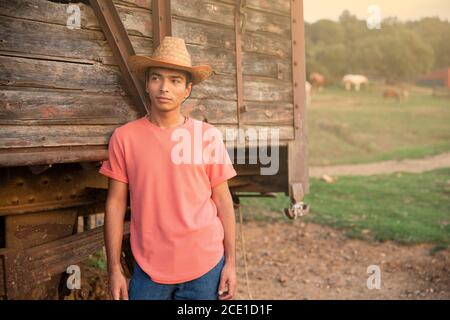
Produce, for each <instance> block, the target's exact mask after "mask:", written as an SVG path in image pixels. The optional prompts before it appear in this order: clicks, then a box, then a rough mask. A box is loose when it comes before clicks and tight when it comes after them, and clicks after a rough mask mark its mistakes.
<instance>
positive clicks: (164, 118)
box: [147, 109, 185, 129]
mask: <svg viewBox="0 0 450 320" xmlns="http://www.w3.org/2000/svg"><path fill="white" fill-rule="evenodd" d="M147 118H148V120H149V121H151V123H153V124H154V125H156V126H158V127H160V128H162V129H171V128H175V127H178V126H179V125H182V124H183V123H184V120H185V118H184V116H183V115H182V114H181V113H180V109H176V110H174V111H170V112H158V111H155V110H153V109H152V110H151V111H150V116H148V115H147Z"/></svg>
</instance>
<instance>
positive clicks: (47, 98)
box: [0, 88, 138, 124]
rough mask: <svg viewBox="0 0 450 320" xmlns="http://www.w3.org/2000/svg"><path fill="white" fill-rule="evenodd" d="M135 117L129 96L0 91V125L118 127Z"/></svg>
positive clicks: (135, 113)
mask: <svg viewBox="0 0 450 320" xmlns="http://www.w3.org/2000/svg"><path fill="white" fill-rule="evenodd" d="M93 106H95V107H94V108H93ZM136 117H138V113H137V111H136V110H135V107H134V106H133V104H132V101H131V99H129V97H128V96H122V95H100V94H85V93H79V92H73V91H63V90H42V89H40V90H39V91H36V90H22V89H18V90H2V89H1V88H0V124H77V123H78V124H117V123H124V122H128V121H130V120H132V119H135V118H136Z"/></svg>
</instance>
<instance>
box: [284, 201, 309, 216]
mask: <svg viewBox="0 0 450 320" xmlns="http://www.w3.org/2000/svg"><path fill="white" fill-rule="evenodd" d="M284 213H285V214H286V216H287V217H288V218H289V219H294V220H295V219H297V217H303V216H304V215H306V214H308V213H309V205H308V204H306V203H304V202H303V201H300V202H296V203H295V204H293V205H292V207H291V208H285V209H284Z"/></svg>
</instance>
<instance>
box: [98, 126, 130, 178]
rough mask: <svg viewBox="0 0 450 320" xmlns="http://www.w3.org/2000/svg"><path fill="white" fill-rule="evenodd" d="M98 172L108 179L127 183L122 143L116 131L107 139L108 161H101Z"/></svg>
mask: <svg viewBox="0 0 450 320" xmlns="http://www.w3.org/2000/svg"><path fill="white" fill-rule="evenodd" d="M98 172H99V173H101V174H103V175H105V176H107V177H109V178H112V179H115V180H118V181H120V182H123V183H128V175H127V168H126V163H125V153H124V148H123V143H122V141H121V139H120V137H119V134H118V131H117V129H116V130H114V132H113V134H112V136H111V138H110V139H109V145H108V160H105V161H103V163H102V166H101V167H100V170H99V171H98Z"/></svg>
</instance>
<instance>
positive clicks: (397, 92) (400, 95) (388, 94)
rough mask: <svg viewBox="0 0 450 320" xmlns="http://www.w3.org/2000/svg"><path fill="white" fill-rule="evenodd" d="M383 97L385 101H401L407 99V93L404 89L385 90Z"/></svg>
mask: <svg viewBox="0 0 450 320" xmlns="http://www.w3.org/2000/svg"><path fill="white" fill-rule="evenodd" d="M383 97H384V98H386V99H388V98H394V99H397V100H398V101H400V100H402V99H408V97H409V92H408V91H407V90H405V89H397V88H386V89H385V90H384V92H383Z"/></svg>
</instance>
